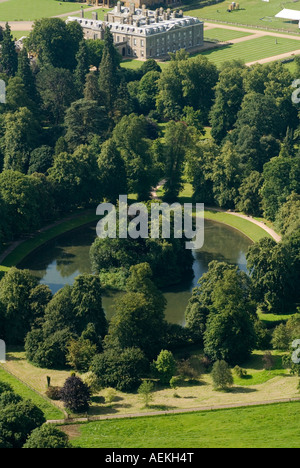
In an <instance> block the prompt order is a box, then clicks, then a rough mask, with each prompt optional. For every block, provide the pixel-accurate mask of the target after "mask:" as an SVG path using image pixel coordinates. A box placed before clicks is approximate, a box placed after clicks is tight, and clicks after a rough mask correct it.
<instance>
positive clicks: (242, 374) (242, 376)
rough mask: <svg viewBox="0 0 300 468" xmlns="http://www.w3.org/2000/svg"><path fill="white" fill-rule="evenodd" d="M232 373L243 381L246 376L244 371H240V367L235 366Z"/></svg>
mask: <svg viewBox="0 0 300 468" xmlns="http://www.w3.org/2000/svg"><path fill="white" fill-rule="evenodd" d="M233 372H234V373H235V375H236V376H237V377H239V378H240V379H243V378H244V377H246V375H247V371H246V370H245V369H242V368H241V367H240V366H235V368H234V369H233Z"/></svg>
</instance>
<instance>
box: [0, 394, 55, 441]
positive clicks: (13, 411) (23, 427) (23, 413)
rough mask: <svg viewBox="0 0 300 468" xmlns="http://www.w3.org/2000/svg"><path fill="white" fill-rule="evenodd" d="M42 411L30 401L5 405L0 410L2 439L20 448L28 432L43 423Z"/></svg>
mask: <svg viewBox="0 0 300 468" xmlns="http://www.w3.org/2000/svg"><path fill="white" fill-rule="evenodd" d="M45 422H46V420H45V417H44V415H43V413H42V411H41V410H40V409H39V408H37V407H36V406H35V405H34V404H33V403H32V402H31V401H20V402H18V403H16V404H9V405H7V406H5V407H4V408H3V409H2V410H1V412H0V431H1V437H2V439H3V440H4V441H5V442H6V444H8V446H10V447H13V448H22V447H23V445H24V443H25V442H26V440H27V438H28V436H29V434H30V433H31V432H32V431H33V430H34V429H36V428H37V427H39V426H41V425H42V424H43V423H45Z"/></svg>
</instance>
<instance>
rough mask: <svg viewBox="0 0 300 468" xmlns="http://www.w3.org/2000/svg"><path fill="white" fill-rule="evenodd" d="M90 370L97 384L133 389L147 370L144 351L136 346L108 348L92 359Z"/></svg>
mask: <svg viewBox="0 0 300 468" xmlns="http://www.w3.org/2000/svg"><path fill="white" fill-rule="evenodd" d="M90 370H91V371H92V372H93V373H94V374H95V375H96V376H97V378H98V381H99V384H100V385H101V386H102V387H104V388H106V387H112V388H116V389H117V390H120V391H126V392H130V391H134V390H136V389H137V387H138V386H139V384H140V382H141V378H142V377H144V376H145V375H146V372H147V371H148V370H149V364H148V362H147V360H146V359H145V356H144V353H143V352H142V351H141V350H140V349H138V348H127V349H124V350H120V349H119V348H113V347H112V348H108V349H106V350H105V351H104V352H103V353H102V354H98V355H97V356H95V358H94V359H93V362H92V365H91V368H90Z"/></svg>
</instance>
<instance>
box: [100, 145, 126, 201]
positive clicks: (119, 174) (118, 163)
mask: <svg viewBox="0 0 300 468" xmlns="http://www.w3.org/2000/svg"><path fill="white" fill-rule="evenodd" d="M98 166H99V179H100V185H101V192H102V193H103V196H104V198H106V199H107V200H108V201H110V202H113V203H116V201H117V200H118V199H119V196H120V195H121V194H125V193H127V175H126V169H125V163H124V161H123V159H122V157H121V154H120V151H119V150H118V148H117V145H116V143H115V142H114V140H113V139H109V140H106V142H105V143H103V145H102V147H101V153H100V155H99V158H98Z"/></svg>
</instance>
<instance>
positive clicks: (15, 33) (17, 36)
mask: <svg viewBox="0 0 300 468" xmlns="http://www.w3.org/2000/svg"><path fill="white" fill-rule="evenodd" d="M29 34H30V31H12V35H13V38H14V39H20V38H21V37H23V36H26V37H28V36H29Z"/></svg>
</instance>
